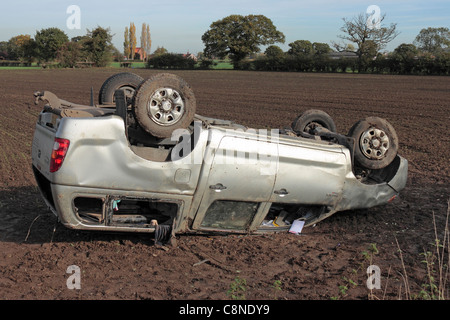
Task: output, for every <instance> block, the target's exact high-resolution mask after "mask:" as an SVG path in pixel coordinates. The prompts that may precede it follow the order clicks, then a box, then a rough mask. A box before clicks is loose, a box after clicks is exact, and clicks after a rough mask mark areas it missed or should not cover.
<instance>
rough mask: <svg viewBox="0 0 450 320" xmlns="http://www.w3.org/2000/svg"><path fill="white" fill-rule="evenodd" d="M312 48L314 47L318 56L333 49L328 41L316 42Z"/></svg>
mask: <svg viewBox="0 0 450 320" xmlns="http://www.w3.org/2000/svg"><path fill="white" fill-rule="evenodd" d="M312 48H313V51H314V54H315V55H317V56H323V55H326V54H328V53H330V52H331V51H332V50H331V48H330V46H329V45H328V44H327V43H321V42H314V43H313V44H312Z"/></svg>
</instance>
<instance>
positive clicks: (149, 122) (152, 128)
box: [133, 73, 196, 138]
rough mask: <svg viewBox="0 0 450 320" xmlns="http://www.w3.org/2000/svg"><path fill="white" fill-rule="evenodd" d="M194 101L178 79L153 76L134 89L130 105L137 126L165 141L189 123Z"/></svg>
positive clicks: (167, 74)
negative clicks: (134, 93)
mask: <svg viewBox="0 0 450 320" xmlns="http://www.w3.org/2000/svg"><path fill="white" fill-rule="evenodd" d="M195 109H196V100H195V96H194V92H193V91H192V89H191V87H190V86H189V85H188V84H187V83H186V82H185V81H184V80H183V79H182V78H180V77H179V76H177V75H174V74H169V73H161V74H157V75H155V76H153V77H151V78H149V79H148V80H145V81H144V82H143V83H142V84H141V85H140V86H139V88H138V89H137V90H136V96H135V100H134V104H133V110H134V115H135V117H136V120H137V122H138V123H139V125H140V126H141V127H142V128H143V129H144V130H145V131H147V132H148V133H150V134H151V135H153V136H155V137H158V138H168V137H170V136H171V135H172V132H173V131H174V130H176V129H185V128H187V127H188V126H189V125H190V124H191V123H192V121H193V119H194V115H195Z"/></svg>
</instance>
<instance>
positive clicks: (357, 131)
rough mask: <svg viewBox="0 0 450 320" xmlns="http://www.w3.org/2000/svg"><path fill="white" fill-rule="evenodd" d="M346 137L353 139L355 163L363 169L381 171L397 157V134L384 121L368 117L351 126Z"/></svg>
mask: <svg viewBox="0 0 450 320" xmlns="http://www.w3.org/2000/svg"><path fill="white" fill-rule="evenodd" d="M348 136H349V137H352V138H354V139H355V150H354V160H355V163H356V164H357V165H358V166H361V167H363V168H366V169H382V168H384V167H387V166H388V165H389V164H390V163H391V162H392V161H393V160H394V159H395V157H396V155H397V151H398V137H397V133H396V132H395V130H394V128H393V126H392V125H391V124H390V123H389V122H387V121H386V120H385V119H382V118H378V117H368V118H366V119H363V120H360V121H358V122H357V123H355V124H354V125H353V127H352V128H351V129H350V131H349V133H348Z"/></svg>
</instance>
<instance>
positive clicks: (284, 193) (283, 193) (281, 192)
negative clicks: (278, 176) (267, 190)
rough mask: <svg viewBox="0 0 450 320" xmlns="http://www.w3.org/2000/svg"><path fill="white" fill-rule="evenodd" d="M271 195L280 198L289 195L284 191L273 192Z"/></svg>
mask: <svg viewBox="0 0 450 320" xmlns="http://www.w3.org/2000/svg"><path fill="white" fill-rule="evenodd" d="M273 193H275V194H277V195H279V196H280V197H284V196H287V195H288V194H289V192H288V191H287V190H286V189H280V190H275V191H274V192H273Z"/></svg>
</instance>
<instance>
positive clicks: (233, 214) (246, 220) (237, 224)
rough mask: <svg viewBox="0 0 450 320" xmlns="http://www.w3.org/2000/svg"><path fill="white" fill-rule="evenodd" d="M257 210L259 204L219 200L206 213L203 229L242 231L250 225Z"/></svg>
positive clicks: (202, 224)
mask: <svg viewBox="0 0 450 320" xmlns="http://www.w3.org/2000/svg"><path fill="white" fill-rule="evenodd" d="M257 210H258V203H257V202H244V201H229V200H217V201H214V202H213V203H212V204H211V205H210V207H209V208H208V211H206V213H205V217H204V218H203V221H202V223H201V227H203V228H215V229H237V230H242V229H245V228H247V227H248V226H249V225H250V223H251V222H252V220H253V217H254V216H255V213H256V211H257Z"/></svg>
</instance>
